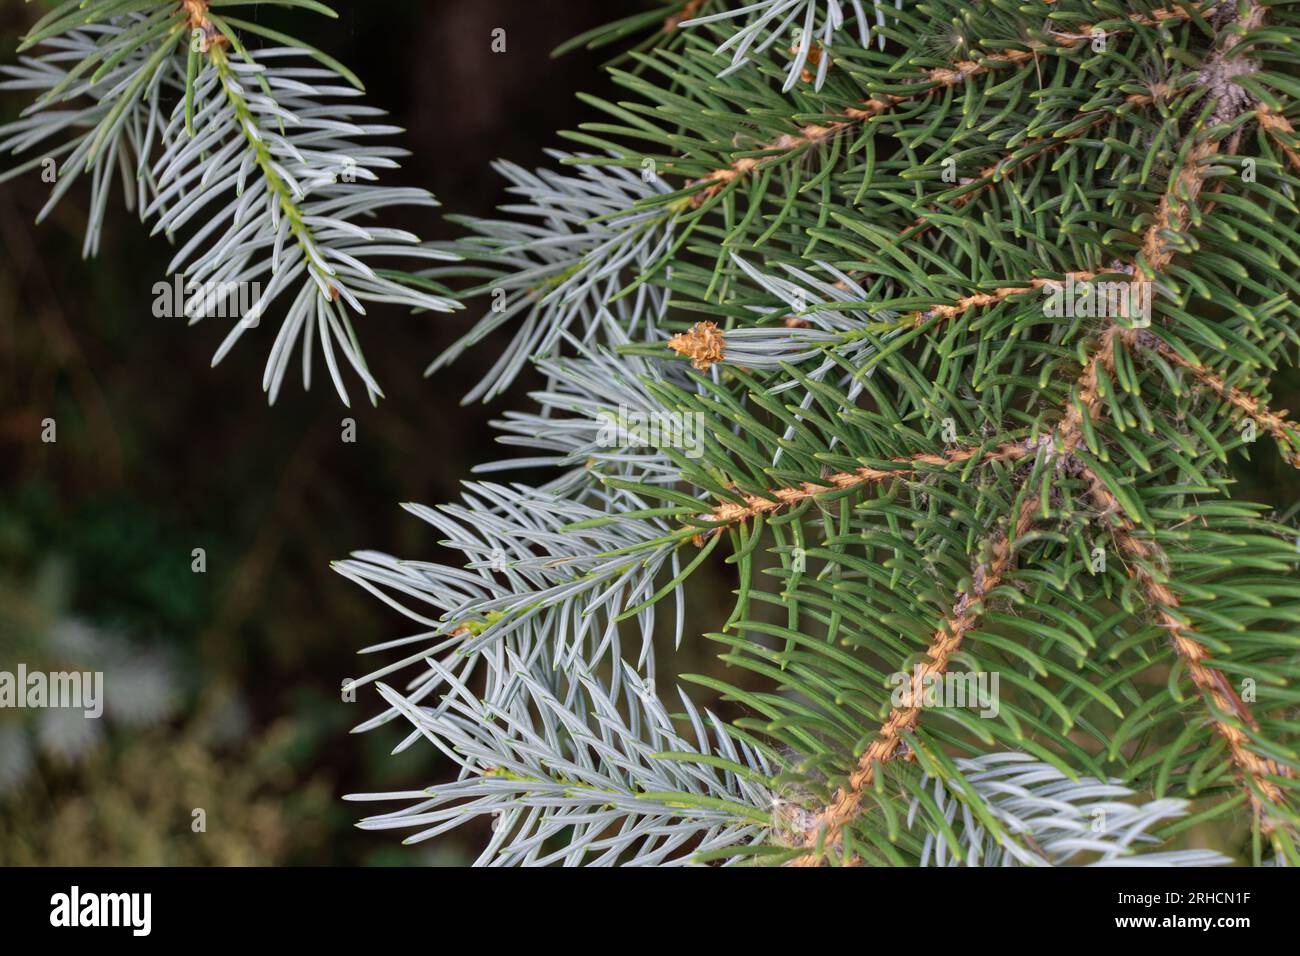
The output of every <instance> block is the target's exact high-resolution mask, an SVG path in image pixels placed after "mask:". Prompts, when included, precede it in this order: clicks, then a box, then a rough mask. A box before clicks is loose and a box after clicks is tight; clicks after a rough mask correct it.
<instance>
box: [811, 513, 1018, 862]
mask: <svg viewBox="0 0 1300 956" xmlns="http://www.w3.org/2000/svg"><path fill="white" fill-rule="evenodd" d="M1038 510H1039V501H1038V499H1037V498H1035V497H1033V496H1032V495H1031V496H1027V497H1026V498H1025V499H1024V501H1023V502H1022V503H1021V506H1020V510H1019V512H1018V513H1017V516H1016V520H1015V522H1014V526H1013V527H1011V528H1003V529H1001V530H999V531H997V532H995V533H994V534H993V535H992V536H990V537H989V538H988V539H986V540H985V542H984V543H983V544H982V545H981V547H980V548H979V549H978V551H977V553H978V554H980V555H987V557H981V558H980V559H979V561H978V562H977V563H976V564H975V566H974V568H973V569H972V571H971V586H970V589H969V590H968V591H963V592H961V593H959V594H957V595H956V598H955V600H954V602H953V606H952V615H951V616H950V617H949V618H948V619H947V620H946V621H944V622H943V624H941V625H940V626H939V628H938V630H936V631H935V633H934V637H933V639H932V640H931V642H930V646H929V649H928V650H927V651H926V660H925V662H924V663H922V664H919V665H917V667H916V668H915V670H914V671H913V674H912V683H911V687H910V689H909V691H908V697H907V700H908V703H906V704H905V705H904V706H901V707H895V708H892V709H891V710H890V712H889V717H888V718H887V719H886V720H885V722H884V724H883V725H882V726H881V728H880V733H879V736H878V737H877V738H876V739H875V740H874V741H872V743H871V744H870V745H869V746H868V747H867V749H866V750H865V751H864V752H863V754H862V756H861V758H859V760H858V763H857V766H856V768H855V769H854V770H853V772H852V773H850V774H849V777H848V781H847V783H846V785H845V786H843V787H841V788H840V789H839V790H838V791H837V792H836V794H835V798H834V799H833V800H832V801H831V802H830V803H829V804H828V805H827V806H826V807H824V808H823V809H822V810H821V811H819V812H818V813H817V814H816V815H815V817H814V818H813V820H812V825H811V826H810V827H809V828H808V830H807V832H806V833H804V834H803V838H802V846H803V848H804V849H806V850H807V851H809V852H807V853H805V854H804V855H802V856H799V857H796V858H795V859H794V860H793V861H791V865H792V866H820V865H821V864H822V862H823V859H824V855H825V854H826V853H827V852H831V851H833V850H835V849H836V848H837V847H839V845H840V842H841V837H842V835H843V832H844V828H845V827H846V826H848V825H849V824H850V823H851V822H852V821H853V820H854V819H855V818H856V817H857V816H858V814H859V813H860V812H861V809H862V797H863V794H864V793H865V792H866V789H867V787H869V786H870V785H871V782H872V780H873V779H874V777H875V774H876V772H877V769H878V767H879V766H880V765H881V764H883V763H886V762H887V761H889V760H891V759H893V758H894V757H895V756H897V754H898V753H899V748H900V746H901V745H902V743H903V736H904V734H906V733H908V732H909V731H911V730H912V728H913V727H915V726H916V722H917V721H918V720H919V719H920V716H921V711H922V706H921V703H920V701H922V700H923V699H924V696H925V686H926V683H925V682H926V678H927V677H930V676H932V675H942V674H943V673H944V671H945V669H946V668H947V666H948V661H949V659H950V658H951V657H952V655H953V654H954V653H956V652H957V651H958V650H959V649H960V648H961V644H962V640H963V638H965V636H966V634H967V633H968V632H969V631H971V630H973V629H974V628H975V627H976V626H977V625H978V624H979V621H980V618H981V616H982V615H983V613H984V611H985V609H986V605H985V600H986V598H987V597H988V596H989V594H990V593H991V592H992V591H993V590H994V589H996V588H997V587H998V585H999V584H1001V583H1002V581H1003V579H1004V578H1005V577H1006V575H1007V573H1008V572H1009V571H1010V570H1011V566H1012V564H1013V563H1014V561H1015V542H1016V541H1017V540H1018V539H1019V538H1021V537H1023V536H1024V535H1025V534H1027V533H1028V532H1029V531H1030V529H1032V528H1033V526H1034V524H1035V522H1036V520H1037V514H1038Z"/></svg>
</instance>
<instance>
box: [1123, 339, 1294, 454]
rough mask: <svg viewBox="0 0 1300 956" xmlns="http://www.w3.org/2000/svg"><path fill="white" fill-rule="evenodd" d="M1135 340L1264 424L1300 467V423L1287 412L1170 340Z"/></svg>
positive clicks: (1257, 421) (1284, 451)
mask: <svg viewBox="0 0 1300 956" xmlns="http://www.w3.org/2000/svg"><path fill="white" fill-rule="evenodd" d="M1131 341H1133V342H1135V343H1137V344H1138V345H1140V346H1141V347H1142V348H1145V349H1148V350H1150V351H1152V352H1155V353H1156V354H1157V355H1159V356H1160V357H1161V358H1163V359H1164V360H1165V361H1166V362H1168V363H1169V364H1170V365H1174V366H1177V367H1178V368H1182V369H1186V370H1187V371H1188V373H1190V374H1191V376H1192V377H1193V378H1194V379H1195V380H1196V381H1197V383H1198V384H1200V385H1202V386H1204V387H1205V388H1208V389H1209V390H1210V391H1211V392H1213V393H1214V394H1215V395H1217V396H1218V397H1219V398H1220V399H1221V400H1222V401H1224V402H1226V403H1227V404H1229V405H1231V406H1232V407H1233V408H1235V409H1237V410H1238V411H1239V412H1241V413H1242V414H1243V415H1245V416H1246V417H1247V418H1249V419H1251V420H1253V421H1254V422H1256V423H1257V424H1258V425H1260V426H1261V427H1262V428H1263V429H1264V430H1265V431H1266V432H1268V433H1269V434H1270V435H1272V436H1273V438H1274V439H1275V440H1276V441H1277V443H1278V445H1279V446H1280V449H1281V451H1282V453H1283V455H1284V456H1285V457H1286V458H1287V460H1288V461H1289V462H1290V463H1291V464H1292V465H1294V466H1295V467H1297V468H1300V425H1298V424H1296V423H1295V422H1292V421H1288V420H1287V418H1286V414H1287V413H1286V411H1285V410H1283V411H1281V412H1275V411H1273V410H1272V409H1270V408H1268V406H1266V405H1265V404H1264V403H1263V402H1261V401H1260V400H1259V399H1257V398H1255V397H1254V396H1253V395H1249V394H1247V393H1246V392H1243V391H1242V390H1241V389H1239V388H1237V387H1236V386H1235V385H1229V384H1228V383H1227V382H1225V381H1224V380H1223V378H1221V377H1220V376H1218V375H1216V374H1214V372H1212V371H1211V370H1210V369H1208V368H1206V367H1205V366H1204V365H1201V364H1199V363H1197V362H1193V361H1192V360H1190V359H1188V358H1187V357H1186V356H1184V355H1183V354H1182V353H1181V352H1179V351H1177V350H1176V349H1173V348H1171V347H1170V346H1169V345H1168V344H1167V343H1166V342H1164V341H1163V340H1161V339H1160V338H1158V337H1156V336H1155V335H1152V334H1151V333H1150V332H1138V333H1137V334H1136V335H1135V336H1134V337H1132V339H1131Z"/></svg>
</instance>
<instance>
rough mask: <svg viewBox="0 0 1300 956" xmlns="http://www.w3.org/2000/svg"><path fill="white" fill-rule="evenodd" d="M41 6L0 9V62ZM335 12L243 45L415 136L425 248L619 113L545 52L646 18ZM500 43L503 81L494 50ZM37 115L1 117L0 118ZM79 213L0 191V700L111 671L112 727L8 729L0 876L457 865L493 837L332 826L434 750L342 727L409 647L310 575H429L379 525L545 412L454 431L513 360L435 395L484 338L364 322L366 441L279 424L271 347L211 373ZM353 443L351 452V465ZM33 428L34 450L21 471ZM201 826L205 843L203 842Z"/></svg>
mask: <svg viewBox="0 0 1300 956" xmlns="http://www.w3.org/2000/svg"><path fill="white" fill-rule="evenodd" d="M52 5H53V4H49V3H44V2H34V3H24V2H23V0H0V56H2V57H3V59H4V60H5V61H6V62H12V61H13V58H14V49H15V47H16V45H17V39H18V37H19V36H20V35H21V34H22V33H23V32H24V31H25V30H26V28H27V27H28V26H29V25H30V24H31V23H32V22H34V21H35V20H36V19H37V18H38V17H39V16H41V15H42V14H43V13H44V12H45V10H46V9H48V8H49V7H50V6H52ZM334 6H335V7H336V8H337V9H338V10H339V12H340V14H341V16H340V19H339V20H337V21H330V20H326V19H324V18H321V17H317V16H314V15H311V14H308V13H303V12H292V11H289V12H283V13H277V12H274V11H272V12H265V11H263V12H261V13H260V14H259V16H260V17H261V19H262V20H263V21H264V22H267V23H268V24H272V23H274V24H276V25H277V26H279V27H280V28H281V29H289V30H291V31H292V32H293V33H294V34H296V35H298V36H300V37H302V38H303V39H304V40H306V41H307V42H309V43H311V44H313V45H314V46H317V47H319V48H320V49H323V50H326V51H328V52H330V53H331V54H333V55H335V56H337V57H338V58H339V59H340V60H342V61H344V62H345V63H347V64H348V65H349V66H350V67H352V68H353V70H354V71H355V72H356V73H357V74H358V75H360V76H361V77H362V79H363V80H364V81H365V83H366V85H367V88H368V91H369V98H370V101H371V102H372V103H374V104H375V105H379V106H382V107H384V108H386V109H388V110H390V111H391V112H392V114H393V116H394V120H395V122H396V123H397V124H399V125H401V126H403V127H405V128H406V129H407V130H408V132H407V133H406V134H405V136H403V137H402V138H401V139H402V144H403V145H405V146H406V147H407V148H408V149H410V150H411V151H412V152H413V154H414V155H413V156H412V157H410V158H409V159H408V160H407V161H406V162H405V164H404V168H403V170H402V171H401V172H400V173H398V174H397V181H400V182H403V183H405V184H409V185H420V186H424V187H426V188H429V189H431V190H433V191H434V193H435V194H436V195H437V196H438V198H439V199H440V200H441V201H442V202H443V204H444V205H443V209H442V210H441V211H439V213H434V214H429V215H427V216H426V217H425V218H424V219H423V220H421V221H414V222H412V221H407V222H402V223H401V225H403V226H405V227H407V228H411V229H412V230H413V231H416V232H417V233H419V234H420V235H421V236H423V237H424V238H426V239H435V238H449V237H451V236H452V235H454V234H455V228H454V227H453V226H451V225H449V224H447V223H445V222H443V221H442V216H441V213H453V212H454V213H470V214H477V215H487V214H489V213H490V212H491V211H492V209H493V207H494V206H495V205H496V204H498V203H500V202H501V201H502V200H503V193H502V191H501V182H500V180H499V179H498V177H497V176H496V174H495V173H493V172H492V171H491V169H489V167H488V164H489V162H490V161H492V160H493V159H496V158H498V157H506V158H509V159H512V160H514V161H516V162H519V163H521V164H523V165H537V164H541V163H543V162H544V161H545V159H544V156H543V153H542V150H543V149H545V148H548V147H562V146H563V142H562V140H560V138H559V137H557V136H556V131H557V130H559V129H566V128H568V129H571V128H573V127H575V126H576V125H577V124H578V123H579V122H582V121H583V120H584V119H586V118H590V117H591V112H590V110H589V109H588V108H587V107H584V106H583V105H582V104H581V103H580V102H579V101H578V100H577V98H576V97H575V95H574V94H575V92H576V91H578V90H587V91H591V92H596V93H607V94H612V90H611V89H610V87H609V85H608V84H607V82H606V81H605V79H604V78H603V75H602V74H601V72H600V70H599V66H600V64H601V63H602V62H603V60H604V54H601V53H587V52H577V53H572V54H568V55H566V56H564V57H561V58H558V59H555V58H552V57H551V56H550V53H551V51H552V50H553V49H554V48H555V47H556V46H557V45H559V44H560V43H562V42H563V41H565V40H567V39H569V38H570V37H572V36H574V35H576V34H578V33H581V32H582V31H584V30H587V29H589V28H591V27H593V26H596V25H597V24H599V23H601V22H604V21H606V20H609V19H615V18H617V17H618V16H620V15H623V14H624V13H627V12H631V11H633V10H636V9H641V8H643V5H642V4H639V3H637V2H636V0H529V2H526V3H525V2H519V0H473V2H470V0H383V2H382V3H376V2H373V0H364V2H363V0H341V2H335V3H334ZM250 15H251V14H250ZM498 27H500V28H504V29H505V30H506V37H507V49H506V52H505V53H504V54H498V53H493V52H492V51H491V48H490V42H491V34H492V31H493V30H494V29H496V28H498ZM25 104H26V98H25V97H23V96H20V95H15V94H0V116H3V117H4V119H6V120H8V119H11V118H13V117H14V116H15V115H16V113H17V112H18V110H19V109H21V108H22V106H24V105H25ZM82 185H84V184H80V183H79V184H78V187H77V188H74V190H73V192H72V193H71V194H70V196H69V197H68V199H67V200H66V201H65V202H64V203H63V205H62V206H61V207H60V208H59V210H58V211H57V212H56V213H54V214H53V216H52V217H51V218H50V219H49V220H47V221H46V222H45V223H44V224H42V225H41V226H39V227H38V226H36V225H35V224H34V219H35V216H36V213H37V211H38V210H39V209H40V207H41V205H42V204H43V203H44V200H45V196H46V195H47V189H48V187H47V186H46V185H45V184H43V183H41V182H40V180H39V176H35V175H33V176H29V177H24V178H23V179H21V180H19V181H15V182H10V183H6V184H3V185H0V669H4V670H9V671H13V670H14V669H15V664H16V662H17V661H23V662H25V663H27V664H28V666H29V667H30V668H31V669H45V670H57V669H65V668H67V667H76V668H78V669H94V670H104V669H105V668H108V669H109V670H110V671H111V674H110V676H109V678H108V679H109V681H110V683H112V686H113V687H114V691H113V693H112V694H111V695H110V698H109V699H110V703H109V711H108V712H107V714H106V715H105V718H104V719H103V720H100V721H86V720H80V719H72V720H59V719H58V712H54V711H49V712H44V714H43V715H40V716H34V712H30V711H29V712H18V711H13V710H7V711H0V864H33V863H49V864H76V865H83V864H127V865H132V864H268V865H269V864H312V865H317V864H318V865H325V864H395V865H400V864H427V863H430V862H437V863H451V864H455V863H463V862H467V861H468V860H470V859H472V848H473V847H474V846H475V845H476V844H479V843H480V842H481V838H482V834H481V833H477V832H473V831H472V830H470V829H467V830H466V831H465V832H464V833H463V834H462V833H457V834H453V835H452V836H451V837H450V838H447V839H442V840H438V841H434V842H433V843H431V844H426V845H424V846H421V847H403V846H401V845H400V843H399V842H398V839H397V838H396V835H394V834H392V833H379V834H368V833H364V832H362V831H359V830H357V829H355V828H354V826H353V824H354V822H355V821H356V820H357V819H358V818H359V817H360V816H361V815H362V813H363V812H365V811H366V810H367V809H368V808H367V807H366V806H358V805H349V804H345V803H343V802H342V801H341V800H340V799H339V798H340V795H341V794H343V793H347V792H352V791H363V790H377V789H389V788H392V789H402V788H410V787H416V786H425V785H428V784H429V783H432V782H434V781H435V780H436V779H438V774H439V773H440V770H441V768H439V767H438V766H437V759H436V755H434V754H433V753H432V751H431V750H430V748H419V747H417V748H414V749H413V750H411V751H409V752H407V753H406V754H404V755H402V756H400V757H392V756H390V754H389V750H390V749H391V748H392V747H393V746H394V744H395V743H396V741H397V739H398V738H397V736H396V735H395V731H394V732H393V733H387V734H386V733H382V732H381V733H373V734H364V735H355V736H353V735H349V733H348V731H349V729H350V727H351V726H352V725H353V724H354V723H355V722H356V721H357V720H359V719H361V718H362V716H364V715H368V714H369V713H371V712H373V703H368V702H366V701H365V698H364V694H367V693H371V692H370V691H368V690H367V691H364V692H363V700H362V702H361V703H359V704H355V705H349V704H344V703H343V702H342V701H341V700H340V693H339V686H340V683H341V681H342V680H343V679H344V678H347V677H355V676H359V675H360V674H361V673H364V672H365V671H364V670H363V669H362V667H363V664H362V662H360V661H359V660H358V658H357V657H356V651H357V649H358V648H361V647H364V646H366V645H368V644H372V643H375V642H378V641H381V640H387V639H391V638H394V637H398V636H401V635H402V634H404V633H406V630H405V628H404V627H403V624H402V620H401V618H400V617H398V616H397V615H396V614H395V613H393V612H391V611H389V610H388V609H387V608H386V607H385V606H384V605H382V604H380V603H379V602H377V601H375V600H374V599H373V598H371V597H369V596H368V595H367V594H366V593H365V592H364V591H362V590H360V589H359V588H356V587H354V586H353V585H351V584H350V583H349V582H347V581H346V580H344V579H343V578H341V577H339V576H338V575H336V574H334V573H333V572H331V571H330V569H329V564H330V561H332V560H335V559H337V558H341V557H344V556H346V555H347V554H348V553H349V552H350V551H353V550H356V549H360V548H376V549H381V550H386V551H390V552H392V553H395V554H401V555H405V556H411V557H415V556H434V555H436V553H437V552H436V541H435V540H434V535H433V533H432V532H431V531H430V529H428V527H427V526H426V525H424V524H423V523H422V522H419V521H417V520H416V519H414V518H413V517H411V516H409V515H407V514H406V513H405V512H403V511H402V510H401V509H400V508H399V507H398V505H399V503H400V502H403V501H421V502H426V503H429V504H436V503H439V502H442V501H444V500H448V499H450V498H452V497H453V496H454V495H455V494H456V493H457V484H458V482H459V481H461V480H462V479H463V478H465V477H467V476H468V474H469V470H470V468H471V467H472V466H473V465H474V464H476V463H478V462H482V461H485V460H487V459H489V458H491V457H499V456H500V454H501V449H499V448H494V447H493V444H492V442H493V433H492V431H491V430H490V429H489V427H488V421H489V419H490V418H491V417H492V416H493V415H495V414H499V413H500V412H501V411H502V410H503V409H505V408H509V407H512V406H516V405H519V404H521V403H522V401H523V398H522V396H523V393H524V392H525V391H526V390H527V388H528V387H529V386H530V384H535V383H530V382H529V381H527V380H521V381H520V382H519V383H518V384H517V386H516V388H515V390H514V392H513V394H512V395H511V396H509V397H507V398H505V399H502V400H500V401H498V402H497V403H495V404H494V405H493V406H491V407H488V408H484V407H483V406H471V407H468V408H461V407H460V398H461V396H462V395H464V394H465V393H466V392H467V391H468V390H469V388H470V387H471V386H472V385H473V384H474V383H475V382H477V381H478V378H479V377H480V376H481V375H483V374H484V373H485V372H486V371H487V369H488V368H489V367H490V365H491V361H492V358H493V356H494V355H495V354H496V353H497V351H498V350H499V348H500V346H501V343H502V341H503V340H502V339H498V340H496V341H494V342H493V341H490V342H488V343H486V344H485V345H484V346H482V347H481V348H479V349H477V350H474V351H471V352H470V354H469V355H468V356H467V357H466V358H464V359H463V360H462V361H461V362H459V363H458V364H457V365H456V366H454V367H453V368H452V369H450V370H448V371H445V372H443V373H440V374H439V375H438V376H436V377H434V378H432V379H429V380H426V379H424V378H423V370H424V368H425V366H426V365H427V363H428V362H429V361H431V360H432V359H433V358H434V357H435V356H436V355H437V354H438V353H439V352H441V351H442V349H443V348H445V347H446V346H447V345H449V344H450V343H451V342H452V341H453V340H454V338H456V337H457V336H458V335H460V334H462V333H463V332H464V331H465V330H466V329H468V328H469V326H470V324H471V323H472V321H473V319H474V318H475V316H474V314H472V313H461V314H459V315H456V316H425V315H421V316H412V315H410V314H408V313H406V312H405V311H404V310H401V309H389V310H375V311H374V312H373V314H372V315H371V316H370V317H369V318H367V319H365V320H363V323H362V324H361V325H360V326H359V327H358V334H359V335H360V336H361V338H362V343H363V345H364V346H365V349H366V354H367V358H368V360H369V362H370V365H371V368H372V369H373V370H374V371H375V373H376V376H377V378H378V380H379V381H380V382H381V383H382V384H383V386H384V389H385V391H386V394H387V396H388V397H387V400H386V401H384V402H382V403H381V404H380V406H379V408H378V409H373V408H370V407H368V406H363V407H355V406H354V408H353V409H352V410H351V411H345V410H344V409H343V408H342V407H341V405H340V404H339V402H338V399H337V396H335V395H334V394H333V392H332V390H329V389H324V388H322V387H321V386H322V385H328V384H329V383H328V380H327V379H326V380H325V381H323V382H321V381H318V382H317V383H316V386H315V388H314V390H313V392H312V393H311V394H308V395H305V394H303V392H302V390H301V386H300V384H299V385H297V386H295V387H286V389H285V390H284V392H283V393H282V394H281V397H280V400H279V402H278V403H277V405H276V407H275V408H273V409H268V407H267V405H266V402H265V396H264V395H263V393H262V391H261V389H260V383H261V374H262V366H263V363H264V361H265V357H266V349H267V348H268V347H269V340H266V341H263V340H262V339H260V338H259V339H258V340H256V341H253V340H250V341H247V342H246V343H243V344H241V347H240V348H238V349H236V350H235V351H234V353H232V354H231V355H230V356H229V357H228V358H227V359H226V361H224V362H223V363H222V364H221V365H220V366H219V367H218V368H216V369H215V370H213V369H210V368H209V361H210V358H211V356H212V354H213V352H214V350H215V349H216V347H217V345H218V344H219V343H220V341H221V338H222V337H223V336H224V334H225V332H224V330H223V329H222V328H220V324H221V323H219V322H214V323H212V324H211V325H207V324H200V325H198V326H196V327H193V328H186V327H185V326H184V324H183V323H181V322H176V321H172V320H165V319H156V318H154V317H153V316H152V314H151V304H152V301H153V294H152V287H153V284H154V283H155V282H157V281H159V280H160V279H162V278H163V277H164V270H165V269H166V266H167V262H168V259H169V258H170V255H171V252H170V251H169V247H168V246H167V244H166V243H165V242H162V241H153V240H151V239H149V237H148V235H147V230H146V229H145V228H144V227H143V226H141V224H140V223H139V221H138V219H137V218H136V217H135V216H134V215H133V214H131V213H128V212H126V211H125V210H123V209H118V210H116V211H115V213H114V214H113V215H112V216H111V217H110V228H108V229H106V231H105V236H104V242H103V249H102V253H101V255H100V256H99V258H98V259H96V260H94V261H92V262H89V263H86V262H83V261H82V260H81V253H80V249H81V239H82V233H83V228H84V223H85V219H86V203H87V195H88V194H87V190H85V189H82V188H80V187H81V186H82ZM266 328H267V329H273V326H266ZM318 378H319V376H318ZM287 384H292V383H287ZM344 415H348V416H351V417H354V418H355V419H356V420H357V426H358V432H357V441H356V443H355V444H344V443H343V442H342V441H341V440H340V420H341V418H342V417H344ZM46 418H53V419H55V420H56V422H57V428H58V432H57V438H58V440H57V442H56V443H54V444H44V443H42V442H41V440H40V436H41V422H42V421H43V420H44V419H46ZM195 548H203V549H204V550H205V551H206V555H207V571H206V573H204V574H195V573H193V572H192V570H191V562H192V558H191V554H192V552H193V550H194V549H195ZM367 669H368V668H367ZM118 682H120V683H118ZM114 700H120V701H121V702H122V703H121V704H120V705H119V706H118V707H116V708H115V707H114V706H113V701H114ZM195 808H203V809H204V810H205V811H206V816H207V821H206V823H207V832H206V833H203V834H195V833H193V832H192V829H191V821H192V816H191V814H192V811H193V809H195Z"/></svg>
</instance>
